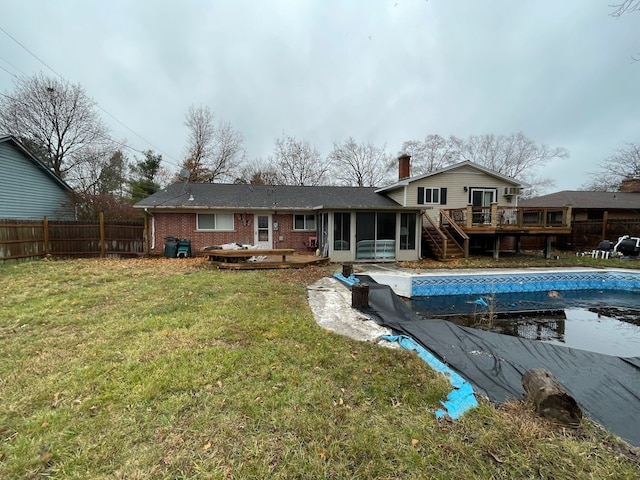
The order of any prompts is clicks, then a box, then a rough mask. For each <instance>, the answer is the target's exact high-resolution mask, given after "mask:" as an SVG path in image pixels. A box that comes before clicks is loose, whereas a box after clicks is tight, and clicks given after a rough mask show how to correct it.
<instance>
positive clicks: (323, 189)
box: [134, 183, 402, 210]
mask: <svg viewBox="0 0 640 480" xmlns="http://www.w3.org/2000/svg"><path fill="white" fill-rule="evenodd" d="M190 198H191V200H190ZM134 207H136V208H167V209H185V208H188V209H211V208H220V209H236V210H237V209H271V210H273V209H278V210H310V209H314V208H318V207H322V208H324V209H349V210H352V209H377V210H380V209H401V208H402V207H401V206H400V205H399V204H398V203H396V202H394V201H393V200H391V199H390V198H388V197H386V196H385V195H382V194H378V193H376V192H375V188H373V187H334V186H319V187H301V186H291V185H231V184H224V183H174V184H172V185H169V186H168V187H166V188H165V189H163V190H160V191H159V192H156V193H154V194H153V195H151V196H149V197H147V198H145V199H144V200H141V201H140V202H138V203H136V204H135V205H134Z"/></svg>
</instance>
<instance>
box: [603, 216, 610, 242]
mask: <svg viewBox="0 0 640 480" xmlns="http://www.w3.org/2000/svg"><path fill="white" fill-rule="evenodd" d="M607 223H609V211H608V210H605V211H604V213H603V214H602V239H603V240H606V238H607Z"/></svg>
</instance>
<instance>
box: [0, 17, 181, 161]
mask: <svg viewBox="0 0 640 480" xmlns="http://www.w3.org/2000/svg"><path fill="white" fill-rule="evenodd" d="M0 30H1V31H2V32H4V34H5V35H7V36H8V37H9V38H10V39H11V40H13V41H14V42H16V43H17V44H18V45H20V46H21V47H22V48H23V49H24V50H26V51H27V52H28V53H29V54H30V55H31V56H32V57H33V58H35V59H36V60H38V61H39V62H40V63H41V64H42V65H44V66H45V67H47V68H48V69H49V70H51V71H52V72H53V73H54V74H56V75H57V76H58V77H60V78H61V79H62V80H64V81H65V82H66V83H67V84H71V82H70V81H69V80H67V79H66V78H65V77H63V76H62V75H61V74H59V73H58V72H56V71H55V70H54V69H53V68H52V67H51V66H50V65H49V64H47V63H46V62H45V61H44V60H42V59H41V58H40V57H38V56H37V55H36V54H35V53H33V52H32V51H31V50H29V49H28V48H27V47H26V46H25V45H24V44H22V43H21V42H20V41H19V40H18V39H16V38H15V37H14V36H13V35H11V34H10V33H9V32H7V31H6V30H5V29H4V28H2V26H0ZM5 61H6V60H5ZM7 63H9V62H7ZM10 65H11V64H10ZM12 66H13V65H12ZM0 68H2V70H4V71H5V72H7V73H8V74H9V75H12V76H13V77H16V75H14V74H13V73H11V72H10V71H9V70H7V69H5V68H4V67H0ZM14 68H16V69H17V70H20V69H19V68H17V67H14ZM4 96H5V97H6V95H4ZM94 103H95V106H96V107H98V108H99V109H100V110H101V111H102V112H103V113H105V114H107V115H108V116H109V117H111V118H112V119H113V120H115V121H116V122H118V123H119V124H120V125H121V126H123V127H124V128H126V129H127V130H129V131H130V132H131V133H133V134H134V135H135V136H137V137H138V138H139V139H141V140H142V141H144V142H145V143H147V144H148V145H150V146H151V147H153V148H154V149H155V150H157V151H158V152H160V153H161V154H162V155H163V156H165V157H169V158H170V159H171V160H172V161H169V160H167V163H171V164H173V165H174V166H176V167H180V166H181V165H180V164H179V163H178V161H177V160H176V159H175V158H173V157H172V156H171V155H167V154H166V153H164V152H163V151H162V150H160V149H159V148H158V147H156V146H155V145H154V144H153V143H151V142H150V141H149V140H147V139H146V138H144V137H143V136H142V135H140V134H139V133H137V132H136V131H135V130H133V129H132V128H130V127H128V126H127V125H125V124H124V123H123V122H122V121H120V119H118V118H116V116H115V115H112V114H111V113H109V112H108V111H106V110H105V109H104V108H102V107H101V106H100V105H99V104H98V103H97V102H94ZM111 140H113V141H114V142H116V143H120V144H121V145H122V142H118V141H116V140H115V139H113V138H111ZM127 148H130V149H131V150H134V151H136V152H140V153H144V152H141V151H140V150H137V149H135V148H133V147H127Z"/></svg>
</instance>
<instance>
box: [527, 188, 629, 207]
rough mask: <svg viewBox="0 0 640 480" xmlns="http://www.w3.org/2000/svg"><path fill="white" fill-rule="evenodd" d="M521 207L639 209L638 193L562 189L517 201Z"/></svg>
mask: <svg viewBox="0 0 640 480" xmlns="http://www.w3.org/2000/svg"><path fill="white" fill-rule="evenodd" d="M518 205H519V206H521V207H563V206H565V205H572V206H573V208H589V209H603V210H614V209H640V193H623V192H585V191H576V190H563V191H562V192H556V193H551V194H549V195H543V196H541V197H536V198H529V199H527V200H520V201H518Z"/></svg>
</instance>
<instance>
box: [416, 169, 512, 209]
mask: <svg viewBox="0 0 640 480" xmlns="http://www.w3.org/2000/svg"><path fill="white" fill-rule="evenodd" d="M513 186H514V185H513V183H509V182H507V181H505V180H502V179H500V178H496V177H494V176H491V175H487V174H486V173H484V172H480V171H478V170H476V169H474V168H472V167H469V166H463V167H460V168H458V169H455V170H451V171H447V172H442V173H439V174H437V175H433V176H430V177H426V178H422V179H420V180H415V181H413V182H411V183H410V184H409V187H408V188H407V204H406V206H408V207H414V206H415V207H432V208H463V207H466V206H467V205H468V204H469V203H470V197H469V195H470V191H471V188H472V187H473V188H476V187H477V188H497V189H498V199H497V200H498V203H499V204H501V205H504V204H509V202H508V200H507V199H506V198H505V197H504V195H503V192H504V187H513ZM418 187H423V188H425V189H427V188H446V189H447V198H446V204H445V203H439V204H434V203H428V204H427V203H425V204H423V205H420V204H419V203H418ZM464 187H467V190H466V191H465V189H464Z"/></svg>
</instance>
